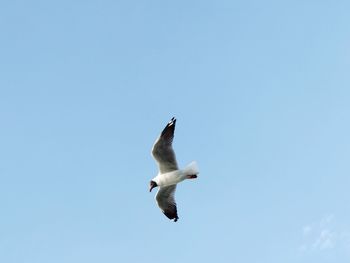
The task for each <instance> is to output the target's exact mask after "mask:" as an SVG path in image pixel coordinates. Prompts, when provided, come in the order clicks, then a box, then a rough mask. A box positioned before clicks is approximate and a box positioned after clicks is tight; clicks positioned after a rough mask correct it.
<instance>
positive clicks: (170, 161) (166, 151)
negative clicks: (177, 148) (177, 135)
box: [152, 118, 178, 173]
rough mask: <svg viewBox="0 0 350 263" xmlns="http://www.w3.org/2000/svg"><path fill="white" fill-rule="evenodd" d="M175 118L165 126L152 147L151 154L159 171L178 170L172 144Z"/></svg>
mask: <svg viewBox="0 0 350 263" xmlns="http://www.w3.org/2000/svg"><path fill="white" fill-rule="evenodd" d="M175 124H176V119H175V118H172V119H171V121H170V122H169V123H168V124H167V125H166V126H165V128H164V130H163V131H162V133H161V135H160V136H159V137H158V139H157V140H156V142H155V143H154V145H153V148H152V155H153V157H154V159H155V160H156V161H157V163H158V167H159V171H160V172H161V173H167V172H171V171H174V170H178V166H177V162H176V156H175V152H174V149H173V146H172V143H173V139H174V132H175Z"/></svg>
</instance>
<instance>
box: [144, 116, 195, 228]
mask: <svg viewBox="0 0 350 263" xmlns="http://www.w3.org/2000/svg"><path fill="white" fill-rule="evenodd" d="M175 124H176V119H175V118H174V117H173V118H172V119H171V120H170V122H169V123H168V124H167V125H166V126H165V128H164V130H163V131H162V133H161V134H160V136H159V137H158V138H157V140H156V141H155V143H154V145H153V148H152V155H153V158H154V159H155V160H156V162H157V164H158V168H159V172H158V175H157V176H156V177H154V178H153V179H152V180H151V181H150V183H149V191H150V192H151V191H152V189H153V188H155V187H158V188H159V189H158V192H157V194H156V196H155V199H156V201H157V204H158V206H159V208H160V209H161V210H162V212H163V213H164V215H166V216H167V217H168V218H169V219H170V220H173V219H174V222H176V221H177V220H178V219H179V217H178V215H177V208H176V202H175V190H176V185H177V184H178V183H180V182H182V181H183V180H185V179H195V178H197V175H198V174H199V170H198V167H197V163H196V162H194V161H193V162H191V163H190V164H189V165H187V166H186V167H185V168H184V169H182V170H181V169H179V168H178V165H177V162H176V156H175V152H174V149H173V146H172V143H173V139H174V131H175Z"/></svg>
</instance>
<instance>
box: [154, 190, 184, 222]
mask: <svg viewBox="0 0 350 263" xmlns="http://www.w3.org/2000/svg"><path fill="white" fill-rule="evenodd" d="M175 190H176V185H170V186H165V187H160V188H159V190H158V192H157V195H156V201H157V204H158V206H159V208H160V209H161V210H162V212H163V213H164V215H165V216H166V217H168V218H169V219H174V222H176V221H177V220H178V219H179V217H178V215H177V208H176V202H175Z"/></svg>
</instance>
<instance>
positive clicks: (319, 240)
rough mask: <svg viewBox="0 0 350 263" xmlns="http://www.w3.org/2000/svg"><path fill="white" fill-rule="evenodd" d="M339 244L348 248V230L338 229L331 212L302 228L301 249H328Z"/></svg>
mask: <svg viewBox="0 0 350 263" xmlns="http://www.w3.org/2000/svg"><path fill="white" fill-rule="evenodd" d="M339 246H343V247H346V248H350V232H347V231H345V230H344V229H339V226H338V225H337V222H336V218H335V216H334V215H333V214H329V215H327V216H324V217H323V218H321V220H319V221H316V222H313V223H311V224H308V225H305V226H304V227H303V228H302V245H301V246H300V249H301V250H302V251H306V250H330V249H333V248H336V247H339Z"/></svg>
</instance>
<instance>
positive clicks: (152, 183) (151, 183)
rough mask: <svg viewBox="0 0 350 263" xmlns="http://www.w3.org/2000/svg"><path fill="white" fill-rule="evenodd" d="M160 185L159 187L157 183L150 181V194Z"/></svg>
mask: <svg viewBox="0 0 350 263" xmlns="http://www.w3.org/2000/svg"><path fill="white" fill-rule="evenodd" d="M157 186H158V185H157V183H156V182H155V181H150V182H149V191H150V192H152V189H153V188H154V187H157Z"/></svg>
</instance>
